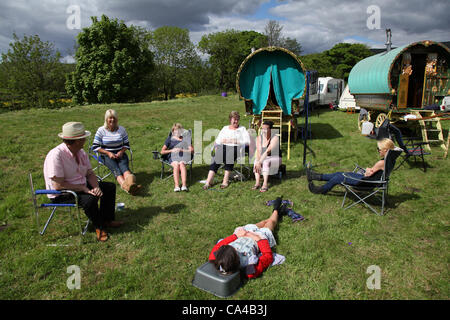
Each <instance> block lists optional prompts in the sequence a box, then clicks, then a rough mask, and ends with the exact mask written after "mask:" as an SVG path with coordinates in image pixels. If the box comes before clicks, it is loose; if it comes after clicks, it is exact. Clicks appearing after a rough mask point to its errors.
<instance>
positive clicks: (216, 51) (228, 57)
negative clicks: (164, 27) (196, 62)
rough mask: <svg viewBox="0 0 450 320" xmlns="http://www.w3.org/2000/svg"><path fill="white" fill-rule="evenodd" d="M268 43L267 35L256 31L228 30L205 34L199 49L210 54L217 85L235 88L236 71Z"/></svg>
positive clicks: (223, 88) (224, 88)
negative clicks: (250, 55) (252, 54)
mask: <svg viewBox="0 0 450 320" xmlns="http://www.w3.org/2000/svg"><path fill="white" fill-rule="evenodd" d="M266 43H267V37H266V36H264V35H262V34H260V33H258V32H255V31H236V30H226V31H223V32H217V33H212V34H209V35H205V36H203V37H202V39H201V40H200V42H199V45H198V46H199V49H200V50H201V51H202V52H203V53H205V54H208V55H209V56H210V57H209V63H210V65H211V67H212V69H213V70H214V77H215V79H216V85H217V87H218V88H219V89H221V90H230V89H231V90H233V89H235V86H236V73H237V71H238V69H239V66H240V65H241V63H242V61H243V60H244V59H245V58H246V57H247V56H248V55H249V54H250V53H251V50H252V49H258V48H261V47H263V46H265V44H266Z"/></svg>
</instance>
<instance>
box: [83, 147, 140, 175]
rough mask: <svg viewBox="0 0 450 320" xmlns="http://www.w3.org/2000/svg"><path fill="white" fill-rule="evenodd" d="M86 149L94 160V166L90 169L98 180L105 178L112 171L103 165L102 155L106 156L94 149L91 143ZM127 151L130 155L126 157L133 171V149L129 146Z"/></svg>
mask: <svg viewBox="0 0 450 320" xmlns="http://www.w3.org/2000/svg"><path fill="white" fill-rule="evenodd" d="M88 150H89V155H90V156H91V157H92V158H93V159H94V160H95V161H96V166H95V168H93V169H92V170H94V172H95V175H96V176H97V179H98V180H99V181H103V180H105V179H106V178H108V177H109V176H110V175H111V174H112V171H111V170H109V168H108V167H107V166H106V165H105V160H104V157H106V156H105V155H103V154H100V153H99V152H97V151H94V149H93V146H92V145H91V144H90V145H89V149H88ZM128 151H129V152H130V156H129V157H128V159H129V161H130V167H131V171H133V151H132V150H131V148H129V149H128Z"/></svg>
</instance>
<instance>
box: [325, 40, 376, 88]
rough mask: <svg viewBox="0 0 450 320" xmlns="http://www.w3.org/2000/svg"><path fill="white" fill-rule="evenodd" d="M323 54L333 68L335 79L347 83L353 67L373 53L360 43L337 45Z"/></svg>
mask: <svg viewBox="0 0 450 320" xmlns="http://www.w3.org/2000/svg"><path fill="white" fill-rule="evenodd" d="M324 54H325V55H326V56H327V57H328V59H329V61H330V63H331V65H333V66H334V68H335V73H334V74H335V75H336V76H335V78H341V79H345V81H347V79H348V76H349V75H350V71H351V70H352V68H353V66H354V65H355V64H356V63H358V62H359V61H360V60H362V59H364V58H367V57H369V56H371V55H372V54H373V53H372V51H370V49H369V48H368V47H367V46H366V45H364V44H361V43H353V44H351V43H338V44H337V45H335V46H334V47H333V48H331V49H330V50H327V51H325V52H324Z"/></svg>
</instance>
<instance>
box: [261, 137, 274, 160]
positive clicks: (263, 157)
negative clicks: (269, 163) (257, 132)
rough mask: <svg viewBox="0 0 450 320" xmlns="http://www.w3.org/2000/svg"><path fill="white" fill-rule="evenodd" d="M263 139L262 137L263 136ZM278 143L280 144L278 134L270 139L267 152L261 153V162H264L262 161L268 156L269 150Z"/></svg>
mask: <svg viewBox="0 0 450 320" xmlns="http://www.w3.org/2000/svg"><path fill="white" fill-rule="evenodd" d="M261 139H262V137H261ZM261 143H262V142H261ZM277 144H278V136H273V137H272V139H271V140H270V144H269V146H268V147H267V149H266V152H264V153H263V154H262V155H261V157H260V159H259V161H260V162H261V163H262V162H263V161H264V159H265V158H266V157H267V154H268V153H269V152H271V151H272V149H273V148H274V147H275V146H276V145H277Z"/></svg>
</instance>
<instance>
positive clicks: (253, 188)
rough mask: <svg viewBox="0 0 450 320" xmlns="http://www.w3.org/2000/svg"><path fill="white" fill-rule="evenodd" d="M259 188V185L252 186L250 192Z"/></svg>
mask: <svg viewBox="0 0 450 320" xmlns="http://www.w3.org/2000/svg"><path fill="white" fill-rule="evenodd" d="M259 188H261V186H259V185H258V186H257V185H255V186H253V187H252V190H258V189H259Z"/></svg>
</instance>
